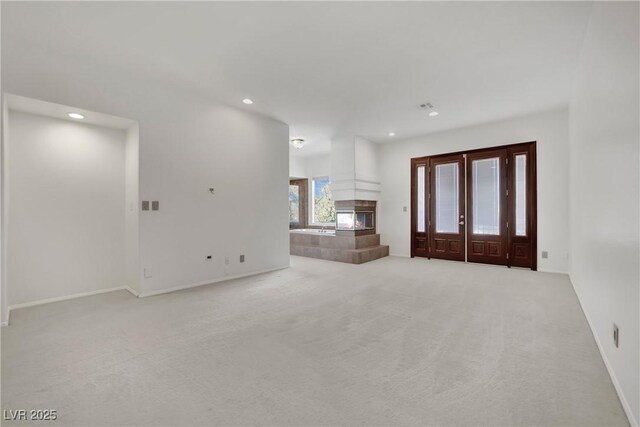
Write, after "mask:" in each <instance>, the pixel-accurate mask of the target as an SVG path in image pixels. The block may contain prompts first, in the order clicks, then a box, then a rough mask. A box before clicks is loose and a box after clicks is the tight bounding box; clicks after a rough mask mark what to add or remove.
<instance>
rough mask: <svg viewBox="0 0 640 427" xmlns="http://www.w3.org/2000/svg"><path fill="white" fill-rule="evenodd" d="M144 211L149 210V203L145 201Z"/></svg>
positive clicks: (143, 203)
mask: <svg viewBox="0 0 640 427" xmlns="http://www.w3.org/2000/svg"><path fill="white" fill-rule="evenodd" d="M142 210H143V211H148V210H149V201H148V200H143V201H142Z"/></svg>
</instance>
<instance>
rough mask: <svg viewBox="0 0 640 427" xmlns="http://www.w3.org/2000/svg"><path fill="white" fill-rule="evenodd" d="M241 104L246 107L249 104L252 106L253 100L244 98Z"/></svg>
mask: <svg viewBox="0 0 640 427" xmlns="http://www.w3.org/2000/svg"><path fill="white" fill-rule="evenodd" d="M242 102H244V103H245V104H247V105H251V104H253V99H250V98H245V99H243V100H242Z"/></svg>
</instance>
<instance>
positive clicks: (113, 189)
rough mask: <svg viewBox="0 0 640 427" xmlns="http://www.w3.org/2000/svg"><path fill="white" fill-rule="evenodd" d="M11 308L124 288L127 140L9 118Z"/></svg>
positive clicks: (61, 123)
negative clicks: (44, 300)
mask: <svg viewBox="0 0 640 427" xmlns="http://www.w3.org/2000/svg"><path fill="white" fill-rule="evenodd" d="M9 123H10V131H9V151H10V159H11V162H10V164H9V182H10V183H11V185H10V186H9V200H10V206H9V227H8V230H7V231H8V247H9V252H8V283H9V284H10V286H9V290H8V298H9V303H10V305H16V304H25V303H32V302H35V301H39V300H43V299H49V298H57V297H62V296H68V295H72V294H78V293H86V292H93V291H99V290H104V289H109V288H116V287H122V286H124V283H125V276H124V271H125V256H124V251H123V249H124V247H125V240H124V239H125V145H126V139H125V133H124V131H122V130H116V129H109V128H104V127H100V126H93V125H86V124H81V123H75V122H70V121H68V120H61V119H54V118H50V117H45V116H38V115H33V114H28V113H22V112H15V111H10V112H9Z"/></svg>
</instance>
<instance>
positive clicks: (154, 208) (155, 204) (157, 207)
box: [151, 200, 160, 211]
mask: <svg viewBox="0 0 640 427" xmlns="http://www.w3.org/2000/svg"><path fill="white" fill-rule="evenodd" d="M151 210H152V211H159V210H160V202H158V201H157V200H154V201H152V202H151Z"/></svg>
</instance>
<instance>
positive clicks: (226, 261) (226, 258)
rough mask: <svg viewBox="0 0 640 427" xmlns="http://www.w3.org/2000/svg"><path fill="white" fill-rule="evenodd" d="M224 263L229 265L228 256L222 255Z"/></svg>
mask: <svg viewBox="0 0 640 427" xmlns="http://www.w3.org/2000/svg"><path fill="white" fill-rule="evenodd" d="M224 265H229V257H228V256H226V257H224Z"/></svg>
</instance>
